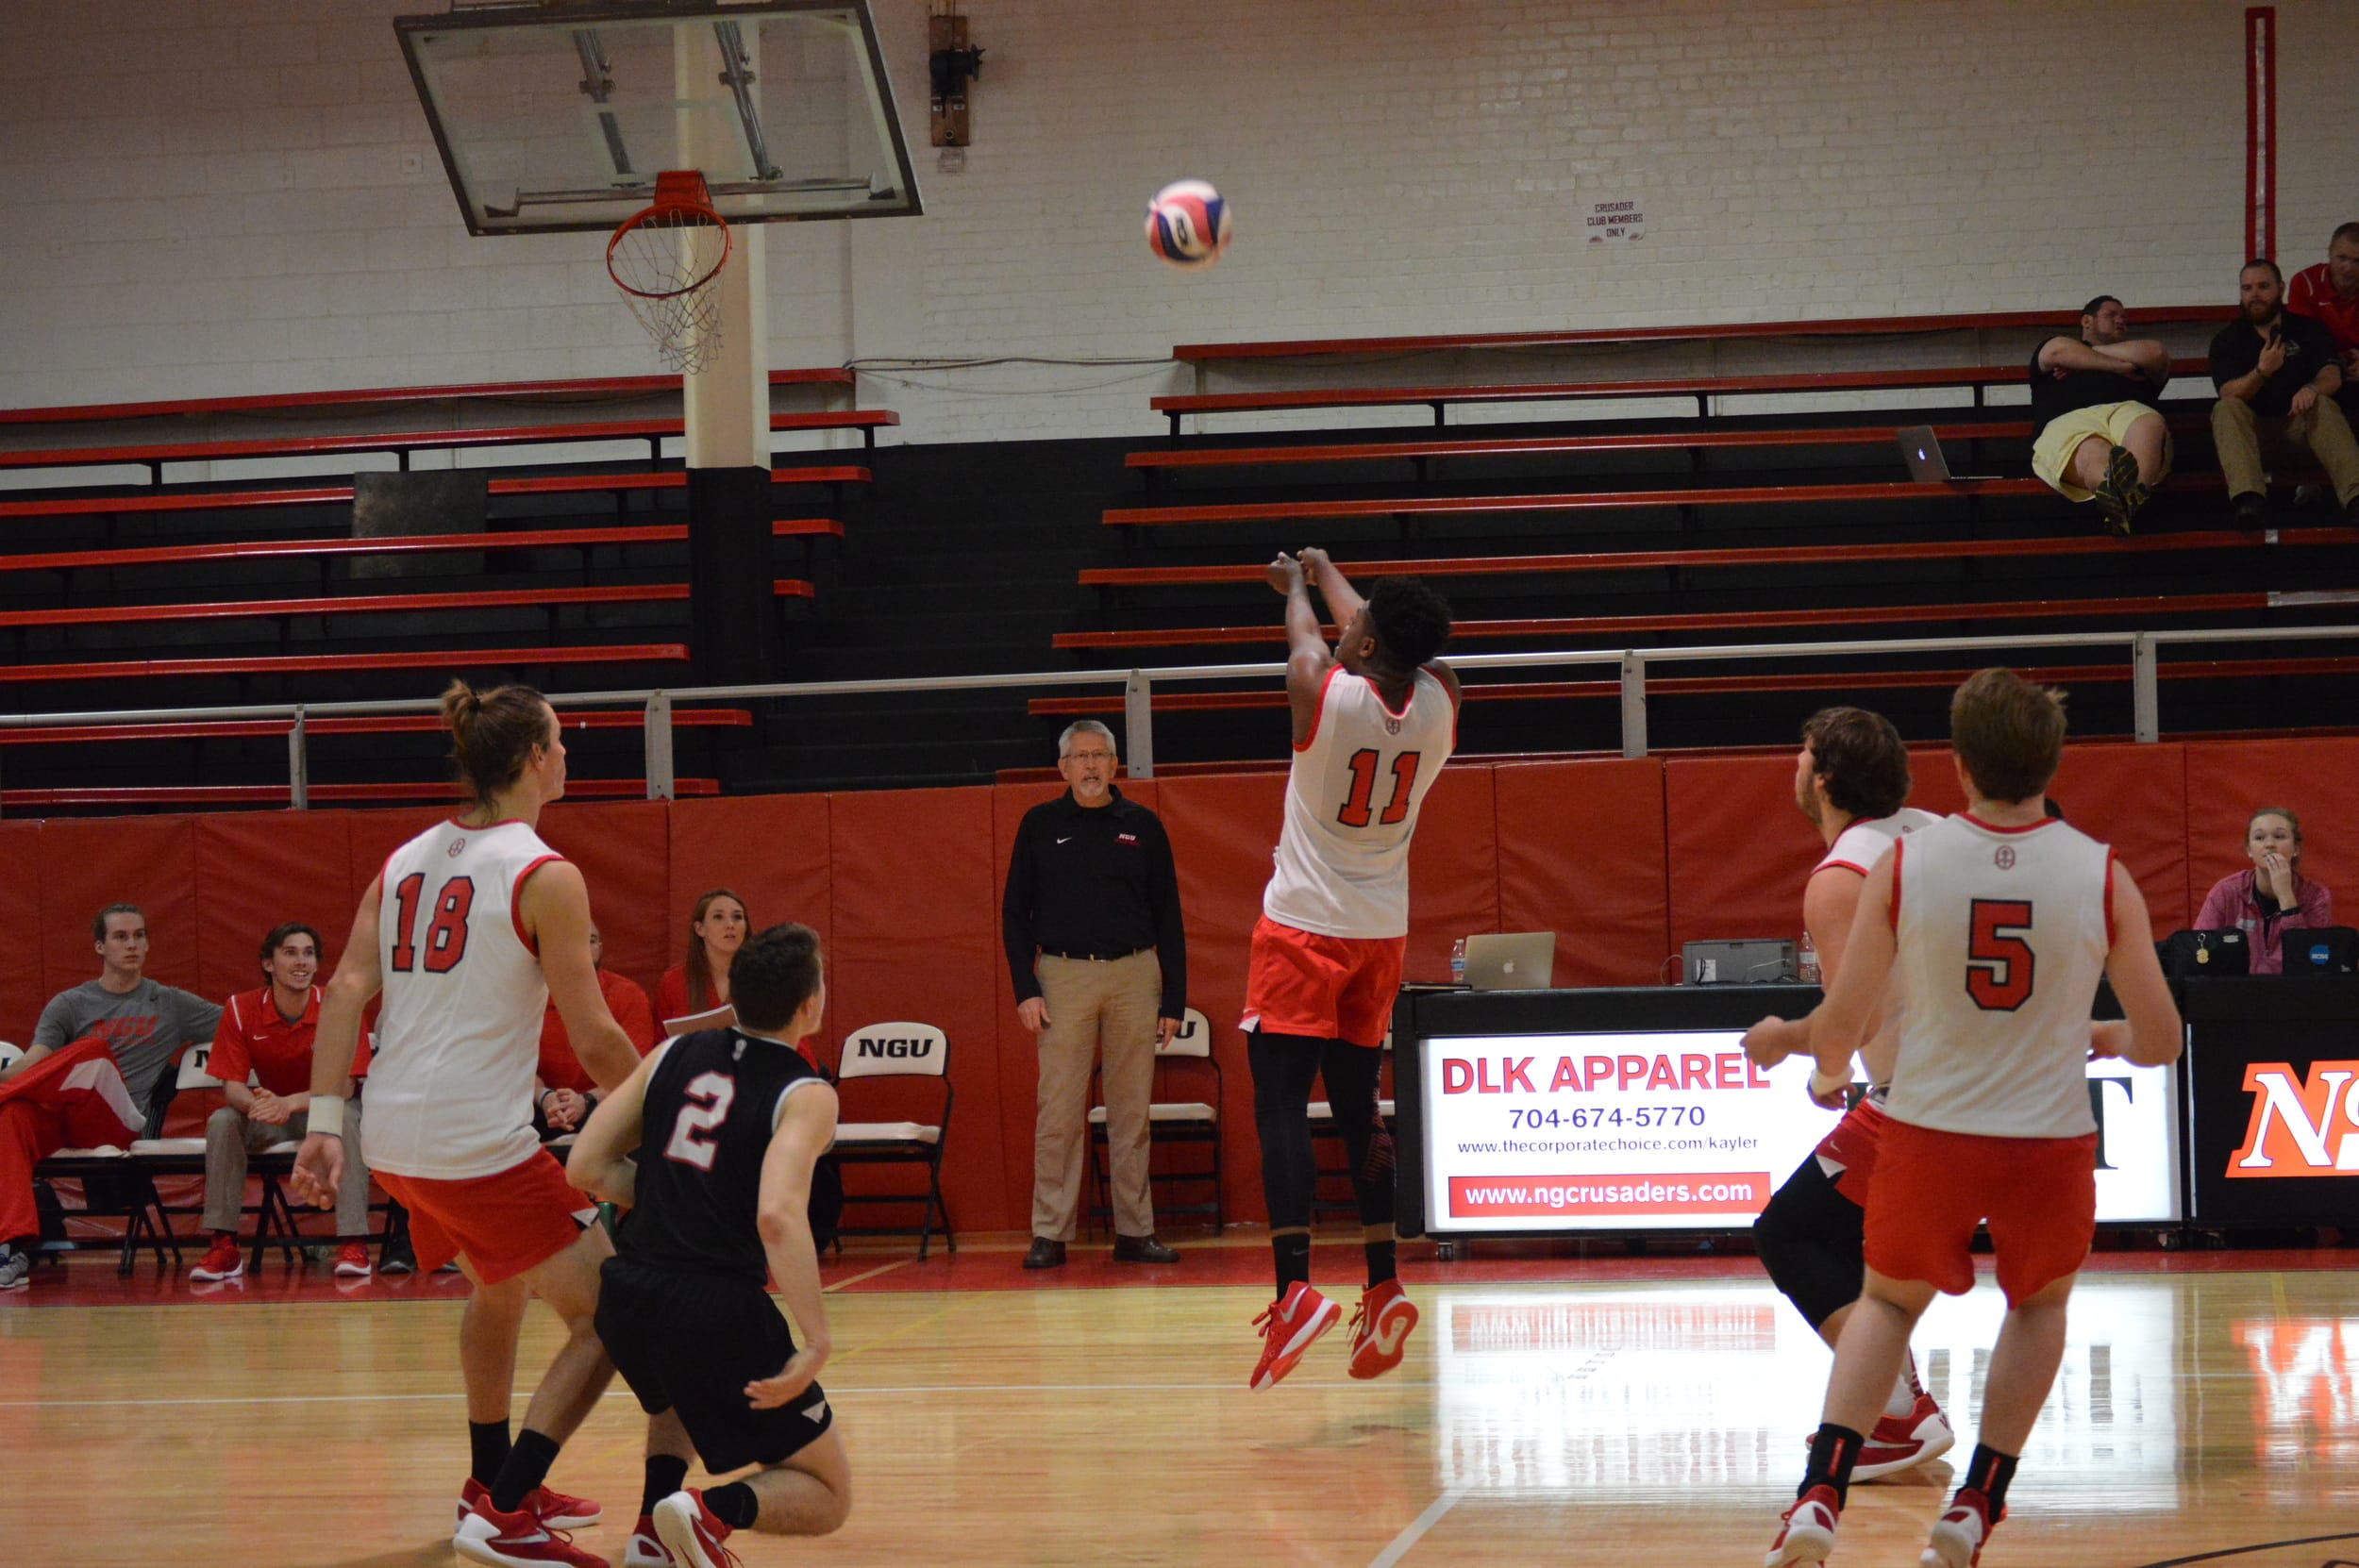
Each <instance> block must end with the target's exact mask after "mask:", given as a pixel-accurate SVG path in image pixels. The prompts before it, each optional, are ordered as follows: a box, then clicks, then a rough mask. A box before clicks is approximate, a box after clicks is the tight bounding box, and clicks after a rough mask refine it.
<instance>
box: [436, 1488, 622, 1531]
mask: <svg viewBox="0 0 2359 1568" xmlns="http://www.w3.org/2000/svg"><path fill="white" fill-rule="evenodd" d="M477 1503H480V1504H482V1505H483V1506H484V1507H485V1508H486V1509H489V1508H490V1507H491V1506H492V1489H491V1488H490V1487H488V1486H485V1485H484V1484H483V1483H482V1482H481V1481H478V1480H477V1479H476V1478H475V1477H474V1476H468V1477H467V1479H466V1484H464V1485H463V1486H461V1487H460V1489H459V1523H460V1524H462V1525H463V1524H465V1523H466V1522H467V1515H468V1513H469V1512H470V1511H472V1510H474V1508H475V1506H476V1505H477ZM517 1511H519V1512H521V1513H528V1514H530V1515H532V1516H533V1518H535V1519H537V1520H539V1521H540V1522H541V1523H542V1524H544V1525H546V1526H550V1527H551V1528H553V1529H560V1530H577V1529H580V1528H581V1527H582V1526H585V1525H594V1524H596V1523H597V1522H598V1520H599V1518H600V1517H601V1516H602V1515H604V1513H605V1512H606V1510H604V1509H601V1508H600V1507H598V1505H597V1504H595V1503H594V1502H592V1501H591V1500H590V1499H589V1498H587V1497H568V1496H566V1495H565V1494H564V1493H561V1492H558V1491H555V1490H553V1489H551V1488H549V1487H545V1486H544V1487H542V1488H541V1489H540V1490H538V1491H537V1492H531V1493H527V1494H526V1496H525V1500H524V1506H523V1507H522V1508H521V1509H519V1510H517Z"/></svg>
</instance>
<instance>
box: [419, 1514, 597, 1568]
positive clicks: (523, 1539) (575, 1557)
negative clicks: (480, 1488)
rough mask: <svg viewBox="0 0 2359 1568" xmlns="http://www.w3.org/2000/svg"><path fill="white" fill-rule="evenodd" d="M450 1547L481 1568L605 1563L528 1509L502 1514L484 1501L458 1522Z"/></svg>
mask: <svg viewBox="0 0 2359 1568" xmlns="http://www.w3.org/2000/svg"><path fill="white" fill-rule="evenodd" d="M450 1544H451V1550H453V1551H455V1552H457V1553H458V1554H459V1555H460V1557H462V1558H465V1559H466V1560H468V1561H469V1562H480V1563H483V1564H484V1565H485V1568H543V1565H544V1564H548V1563H557V1564H559V1565H560V1568H607V1562H606V1559H604V1558H602V1557H594V1556H593V1555H591V1554H590V1553H588V1552H585V1551H583V1550H582V1549H581V1548H580V1547H578V1546H577V1545H575V1544H574V1541H573V1537H572V1536H570V1535H567V1534H566V1533H565V1532H564V1531H563V1530H559V1529H551V1528H549V1526H546V1525H544V1524H542V1523H541V1521H540V1520H538V1519H535V1518H534V1517H533V1516H532V1510H530V1509H528V1508H524V1509H518V1510H516V1511H515V1512H513V1513H502V1512H500V1511H499V1510H497V1509H495V1508H494V1507H493V1506H492V1503H491V1499H489V1498H488V1497H487V1498H485V1499H484V1500H483V1501H482V1502H479V1503H477V1504H476V1506H475V1507H474V1508H472V1509H470V1510H468V1511H467V1515H466V1517H465V1518H463V1519H461V1520H460V1521H459V1528H458V1530H457V1531H456V1532H455V1533H453V1534H452V1536H451V1538H450Z"/></svg>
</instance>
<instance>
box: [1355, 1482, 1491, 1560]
mask: <svg viewBox="0 0 2359 1568" xmlns="http://www.w3.org/2000/svg"><path fill="white" fill-rule="evenodd" d="M1473 1488H1474V1483H1473V1482H1472V1481H1460V1482H1458V1483H1457V1484H1456V1485H1454V1486H1452V1487H1451V1488H1450V1489H1449V1490H1448V1491H1447V1492H1445V1493H1442V1494H1441V1495H1440V1496H1439V1497H1436V1498H1434V1499H1433V1501H1431V1502H1430V1503H1428V1504H1427V1505H1426V1506H1425V1511H1424V1512H1423V1513H1420V1514H1419V1515H1417V1516H1416V1517H1415V1518H1414V1519H1412V1520H1411V1521H1409V1523H1408V1524H1407V1525H1406V1526H1402V1528H1401V1532H1400V1533H1399V1534H1398V1535H1397V1536H1395V1537H1393V1539H1392V1543H1391V1544H1389V1545H1387V1546H1386V1547H1385V1548H1384V1549H1383V1550H1382V1551H1380V1552H1379V1553H1377V1554H1376V1556H1374V1557H1373V1558H1370V1559H1369V1560H1368V1568H1394V1564H1396V1563H1397V1562H1398V1561H1400V1560H1401V1559H1402V1558H1405V1557H1407V1556H1408V1555H1409V1553H1410V1550H1411V1548H1413V1547H1414V1546H1415V1545H1416V1543H1418V1542H1420V1541H1422V1540H1424V1539H1425V1534H1426V1532H1427V1531H1428V1530H1430V1529H1431V1528H1432V1527H1433V1526H1436V1525H1438V1524H1440V1523H1441V1522H1442V1516H1443V1515H1445V1514H1447V1512H1449V1510H1452V1509H1454V1508H1456V1507H1457V1506H1458V1504H1459V1501H1460V1500H1461V1499H1462V1498H1464V1496H1465V1495H1466V1493H1468V1492H1470V1491H1472V1490H1473Z"/></svg>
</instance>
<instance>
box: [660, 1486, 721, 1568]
mask: <svg viewBox="0 0 2359 1568" xmlns="http://www.w3.org/2000/svg"><path fill="white" fill-rule="evenodd" d="M649 1517H650V1518H652V1519H653V1520H654V1521H655V1533H656V1538H657V1539H658V1540H660V1541H661V1542H662V1543H663V1544H664V1545H666V1546H668V1547H670V1548H671V1549H672V1560H673V1561H674V1562H676V1563H678V1565H679V1568H737V1554H736V1553H735V1552H732V1551H730V1550H729V1549H728V1547H727V1546H724V1545H722V1544H721V1543H723V1542H724V1541H727V1540H728V1538H729V1533H730V1532H729V1526H727V1525H724V1524H722V1523H721V1521H720V1520H718V1519H715V1518H714V1517H713V1516H712V1510H711V1509H709V1508H707V1507H705V1494H704V1493H701V1492H694V1491H690V1492H675V1493H672V1494H671V1495H670V1496H669V1497H666V1498H664V1499H663V1501H661V1502H660V1503H658V1504H657V1505H656V1506H655V1512H654V1513H652V1514H651V1515H649Z"/></svg>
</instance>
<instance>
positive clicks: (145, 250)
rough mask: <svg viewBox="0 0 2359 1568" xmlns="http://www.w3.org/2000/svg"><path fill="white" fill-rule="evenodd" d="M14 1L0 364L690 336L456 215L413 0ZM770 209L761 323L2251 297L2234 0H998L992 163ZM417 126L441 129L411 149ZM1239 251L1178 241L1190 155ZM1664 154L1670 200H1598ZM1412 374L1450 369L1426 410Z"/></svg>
mask: <svg viewBox="0 0 2359 1568" xmlns="http://www.w3.org/2000/svg"><path fill="white" fill-rule="evenodd" d="M428 8H431V0H175V3H172V4H159V3H156V0H145V3H139V0H75V3H72V4H61V3H54V0H0V201H5V203H6V207H7V210H8V213H9V216H10V219H11V221H10V222H9V223H8V225H6V227H5V229H4V230H0V276H5V277H6V279H7V280H8V287H7V288H6V289H5V290H0V406H7V405H33V404H53V403H68V402H86V401H109V400H115V399H122V398H132V397H156V396H174V395H201V394H221V393H236V392H276V391H287V390H302V389H311V388H327V387H348V386H369V385H383V384H392V383H415V382H429V381H469V380H503V379H515V378H524V377H543V376H563V375H600V374H623V373H633V372H641V371H645V370H649V369H652V368H655V367H654V365H653V362H652V357H651V355H650V353H649V351H648V349H647V347H646V345H645V343H644V339H643V338H642V337H641V336H640V333H639V329H638V328H637V326H636V325H634V324H633V323H632V321H631V320H630V318H629V317H628V315H627V313H626V312H625V311H624V310H623V309H622V308H621V307H620V305H619V304H618V303H616V302H615V300H614V299H613V297H612V291H611V286H610V285H609V284H608V283H607V281H606V278H605V275H604V271H603V268H602V266H601V265H600V261H599V255H600V246H599V245H598V243H597V242H595V241H594V239H593V238H592V237H590V236H586V235H559V236H547V237H539V238H530V239H503V240H490V239H485V240H477V239H471V238H469V237H468V236H467V234H466V232H465V229H464V226H463V225H461V223H460V220H459V216H458V213H457V210H456V205H455V203H454V202H453V200H452V198H451V195H450V192H449V191H448V189H447V188H446V185H445V183H444V180H443V174H442V171H441V167H440V164H439V162H438V160H437V159H436V158H435V157H434V156H433V152H432V147H431V143H430V142H429V139H428V137H427V131H426V126H425V121H424V117H423V115H422V114H421V112H420V110H419V108H418V106H417V103H416V99H415V96H414V93H413V91H412V89H411V87H410V80H409V77H408V75H407V73H406V71H405V70H404V68H403V66H402V64H401V60H400V58H399V52H398V50H397V48H396V46H395V44H394V42H393V32H392V28H391V27H390V25H388V24H387V20H386V19H387V18H388V17H389V16H391V15H393V14H394V13H395V12H397V11H400V10H405V9H414V10H424V9H428ZM966 9H967V11H968V14H969V15H970V17H971V19H972V25H973V28H974V34H975V38H976V41H977V42H979V43H981V44H982V45H983V46H984V47H985V48H986V49H988V50H989V51H990V53H989V55H988V57H987V58H986V60H985V63H984V69H983V75H982V78H981V80H980V82H979V84H978V87H977V90H976V97H975V110H974V122H975V128H974V135H975V144H974V146H973V147H972V148H970V149H969V150H968V153H967V157H966V168H965V171H964V172H963V173H962V174H955V175H954V174H944V173H940V172H937V171H936V169H935V166H934V160H933V155H932V153H931V150H930V149H929V148H926V147H925V146H924V145H923V144H924V142H925V140H926V135H925V102H924V97H923V89H924V84H925V70H924V52H925V29H924V14H925V5H924V3H923V0H878V12H879V19H880V23H881V25H883V27H884V28H885V31H886V35H887V40H888V44H889V48H890V51H891V57H892V64H893V70H894V73H895V79H896V82H897V85H898V86H899V89H900V92H901V95H902V108H903V110H904V119H905V123H906V124H907V125H908V127H909V129H910V130H911V132H912V141H913V142H916V143H917V144H918V148H917V156H918V158H919V171H920V177H921V180H922V182H923V184H924V188H925V192H926V199H927V204H928V208H929V212H928V215H927V216H926V217H925V218H923V219H920V220H915V221H906V222H893V221H886V222H880V223H867V224H848V225H783V226H780V227H778V228H777V229H774V230H773V231H772V235H771V243H770V254H769V279H770V288H771V294H772V299H771V325H772V342H771V345H770V353H771V361H772V363H773V364H776V365H800V364H814V363H832V362H836V361H839V360H842V359H860V358H873V357H883V356H919V357H929V358H936V357H938V358H968V357H979V356H983V357H987V356H1000V355H1009V356H1029V357H1035V358H1047V359H1065V358H1069V359H1129V358H1136V359H1160V358H1161V357H1162V356H1163V354H1165V353H1166V352H1167V351H1168V349H1169V346H1170V345H1171V343H1173V342H1176V341H1183V340H1186V341H1196V340H1219V339H1251V338H1269V337H1321V336H1354V335H1363V334H1367V333H1375V332H1448V331H1485V330H1511V329H1516V328H1525V327H1553V326H1565V325H1623V324H1635V323H1653V322H1680V321H1740V320H1750V319H1765V318H1778V317H1796V316H1840V315H1855V314H1867V313H1877V312H1912V313H1913V312H1924V311H1945V310H1973V309H2021V308H2033V307H2054V306H2060V305H2065V304H2069V303H2072V302H2077V301H2078V300H2079V299H2081V298H2083V296H2085V295H2087V294H2089V293H2092V292H2097V291H2098V290H2100V289H2107V290H2111V291H2113V292H2118V293H2120V294H2122V295H2124V296H2125V297H2126V298H2128V299H2129V300H2130V301H2131V302H2132V304H2133V308H2134V306H2135V305H2136V304H2138V303H2139V302H2141V301H2146V302H2170V303H2179V302H2183V301H2188V300H2195V299H2200V298H2206V297H2218V298H2220V299H2222V300H2223V301H2224V300H2226V299H2227V298H2229V297H2230V295H2231V292H2232V290H2233V286H2234V270H2235V264H2236V262H2237V260H2238V259H2239V257H2238V255H2237V254H2236V253H2237V251H2238V250H2239V248H2240V246H2241V243H2242V234H2243V223H2242V217H2241V213H2240V207H2241V202H2242V195H2243V173H2244V145H2243V65H2242V56H2241V50H2242V32H2243V20H2242V19H2243V6H2242V5H2241V4H2240V3H2239V0H2144V3H2141V4H2139V5H2136V6H2134V7H2133V6H2125V5H2118V4H2106V3H2102V0H2058V3H2052V4H2043V5H2024V4H2013V3H2007V0H1910V3H1908V4H1897V3H1895V4H1882V5H1875V6H1868V5H1863V4H1858V3H1855V0H1756V3H1750V4H1738V3H1733V0H1580V3H1575V0H1552V3H1541V0H1520V3H1519V0H1189V3H1188V4H1185V5H1173V4H1169V3H1168V0H969V3H968V4H967V6H966ZM2279 39H2280V43H2281V47H2282V50H2283V53H2284V62H2283V65H2282V67H2281V72H2280V77H2279V80H2280V85H2281V89H2282V93H2283V99H2284V102H2283V106H2282V108H2281V110H2280V119H2279V127H2280V134H2281V138H2282V142H2283V158H2284V175H2283V184H2282V189H2281V195H2280V242H2281V248H2282V250H2283V252H2284V259H2285V260H2286V262H2287V264H2288V267H2289V268H2290V267H2291V266H2294V265H2298V264H2304V263H2306V262H2308V261H2309V260H2312V259H2317V257H2318V256H2319V255H2322V254H2323V248H2324V242H2325V236H2326V234H2327V232H2328V230H2329V229H2331V228H2332V227H2333V225H2334V224H2335V223H2336V222H2339V221H2341V220H2342V219H2345V218H2348V217H2351V216H2359V198H2355V197H2354V196H2353V194H2352V192H2353V186H2352V183H2351V171H2352V169H2353V167H2354V164H2355V163H2359V156H2355V155H2359V95H2355V94H2353V93H2352V92H2351V91H2350V75H2349V69H2350V63H2349V62H2350V61H2351V59H2352V58H2359V7H2354V6H2352V5H2351V3H2350V0H2281V4H2280V6H2279ZM405 155H410V158H409V160H410V162H413V163H415V164H416V165H417V167H418V169H419V172H418V173H416V174H408V173H405ZM1182 175H1200V176H1203V177H1208V178H1211V179H1213V180H1215V181H1216V182H1218V183H1219V184H1220V185H1221V186H1222V188H1223V189H1224V191H1225V192H1227V193H1228V194H1229V196H1230V199H1231V201H1232V202H1233V204H1234V205H1235V208H1236V209H1237V222H1238V241H1237V244H1236V248H1235V249H1234V251H1233V252H1232V253H1231V255H1230V259H1229V260H1228V261H1227V262H1226V263H1224V264H1223V265H1222V266H1221V267H1220V268H1218V269H1217V270H1215V271H1213V272H1212V273H1210V274H1207V275H1177V274H1174V273H1171V272H1169V271H1167V270H1165V269H1164V268H1163V267H1161V266H1159V265H1158V264H1156V263H1155V262H1154V261H1153V260H1152V259H1150V258H1149V257H1148V256H1147V254H1146V249H1145V246H1144V244H1143V242H1142V241H1141V238H1140V234H1139V225H1138V216H1139V213H1140V210H1141V207H1142V204H1143V202H1144V199H1145V197H1146V194H1147V193H1148V192H1151V191H1152V190H1153V189H1154V188H1155V187H1156V186H1157V185H1158V184H1160V183H1162V182H1163V181H1164V180H1167V179H1171V178H1176V177H1180V176H1182ZM1625 197H1635V198H1636V199H1638V200H1639V201H1640V202H1641V203H1642V204H1643V205H1644V208H1645V210H1646V213H1647V221H1648V227H1647V235H1646V238H1645V240H1644V241H1643V242H1639V243H1636V244H1633V245H1630V246H1627V247H1604V246H1600V247H1586V246H1583V245H1582V244H1581V243H1580V242H1579V236H1580V217H1581V213H1582V211H1583V210H1584V209H1585V208H1586V206H1587V204H1588V203H1589V202H1591V201H1595V200H1602V199H1620V198H1625ZM1182 387H1183V381H1182V379H1181V376H1180V373H1177V372H1175V371H1173V370H1171V369H1170V368H1168V367H1163V366H1153V365H1149V366H1145V367H1122V366H1093V367H1065V366H1027V365H1008V366H995V367H989V368H982V369H974V370H959V371H952V370H932V371H923V372H912V373H910V374H909V375H906V376H899V377H894V378H888V377H886V376H885V375H877V376H874V377H872V378H871V379H870V380H869V382H868V384H867V387H866V392H865V400H866V401H868V402H871V403H882V404H887V405H890V406H892V407H894V408H896V409H900V410H901V412H902V414H903V418H904V420H905V422H906V423H905V424H904V425H903V426H902V428H901V430H900V432H899V436H898V439H902V440H912V441H929V442H930V441H951V440H973V439H987V438H993V437H1014V436H1046V435H1085V434H1124V433H1130V434H1144V433H1147V432H1151V431H1154V430H1156V429H1159V428H1160V427H1161V421H1160V420H1158V419H1155V418H1154V417H1153V416H1151V415H1150V414H1149V413H1148V412H1147V410H1146V398H1147V396H1148V394H1149V393H1150V392H1157V391H1163V390H1178V389H1181V388H1182ZM1409 417H1412V418H1414V417H1418V416H1416V415H1414V414H1413V415H1411V416H1409Z"/></svg>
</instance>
